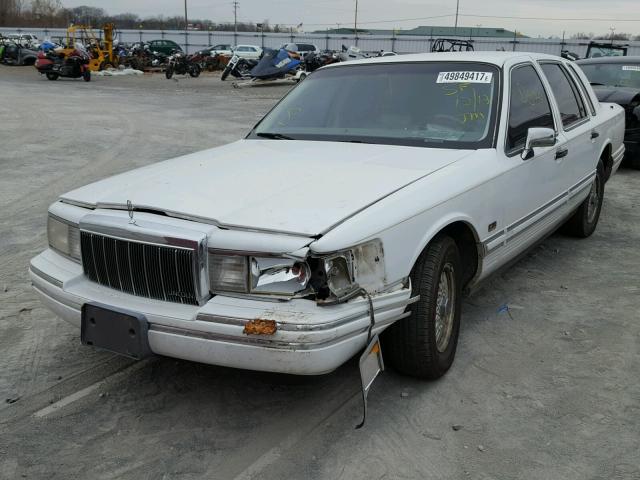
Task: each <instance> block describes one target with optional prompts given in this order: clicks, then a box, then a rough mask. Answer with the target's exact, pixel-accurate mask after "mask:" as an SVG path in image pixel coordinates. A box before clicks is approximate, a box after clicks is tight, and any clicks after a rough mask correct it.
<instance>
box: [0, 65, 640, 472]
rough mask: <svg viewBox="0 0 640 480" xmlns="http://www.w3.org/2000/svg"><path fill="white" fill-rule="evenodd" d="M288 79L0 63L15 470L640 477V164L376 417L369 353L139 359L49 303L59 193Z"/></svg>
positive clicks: (1, 460) (211, 140)
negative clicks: (246, 367) (236, 80)
mask: <svg viewBox="0 0 640 480" xmlns="http://www.w3.org/2000/svg"><path fill="white" fill-rule="evenodd" d="M286 91H287V87H264V88H253V89H243V90H236V89H233V88H232V87H231V85H230V84H229V83H223V82H220V81H219V79H218V78H217V76H209V75H205V76H203V77H201V78H199V79H191V78H184V77H179V78H177V79H176V80H171V81H168V80H165V79H164V77H161V76H159V75H155V76H148V75H145V76H144V77H135V78H133V77H124V78H123V77H111V78H109V77H105V78H99V77H96V78H94V80H93V81H92V82H91V83H88V84H85V83H83V82H82V81H73V80H60V81H58V82H48V81H47V80H45V79H44V78H41V77H39V76H38V75H37V74H36V73H35V71H34V70H33V69H32V68H9V67H4V66H0V96H1V97H0V98H2V101H1V102H0V167H1V168H2V174H1V175H0V202H1V204H2V210H1V211H0V262H1V265H2V268H1V270H0V352H2V353H1V355H2V357H1V359H2V363H1V365H2V366H1V367H0V395H1V396H0V401H1V403H0V432H2V433H1V434H0V478H7V479H14V478H47V479H65V480H66V479H75V478H79V479H84V478H91V479H116V478H117V479H120V478H124V479H157V478H163V479H196V478H208V479H213V478H215V479H227V478H229V479H249V478H260V479H283V478H291V479H298V478H305V479H306V478H310V479H324V478H331V479H334V478H335V479H360V478H363V479H364V478H377V479H382V478H386V479H396V478H403V479H431V478H434V479H466V478H470V479H481V480H486V479H527V480H533V479H540V480H542V479H545V480H546V479H563V480H570V479H576V480H577V479H580V480H584V479H617V480H623V479H625V480H626V479H640V386H639V385H640V383H639V380H638V372H640V356H639V340H638V338H639V334H640V313H639V312H640V276H639V274H638V270H639V268H638V267H639V266H640V249H638V244H639V243H640V195H639V194H638V190H639V189H638V185H639V184H640V172H638V171H630V170H622V171H620V173H619V174H618V175H616V176H615V177H614V178H613V179H612V180H611V181H610V182H609V183H608V184H607V191H606V198H605V202H604V207H603V212H602V217H601V222H600V225H599V226H598V229H597V231H596V233H595V234H594V235H593V236H592V237H591V238H589V239H586V240H575V239H572V238H568V237H565V236H562V235H559V234H556V235H553V236H552V237H550V238H549V239H547V240H546V241H545V242H544V243H542V244H541V245H539V246H538V247H536V248H535V249H534V250H532V251H531V252H530V253H529V254H528V255H527V256H526V257H525V258H523V259H522V260H521V261H519V262H518V263H517V264H515V265H514V266H513V267H511V268H510V269H509V270H507V271H506V272H505V273H503V274H502V275H499V276H495V277H493V278H492V279H491V280H490V281H489V282H487V283H486V284H485V285H484V286H483V287H482V288H481V289H480V290H479V291H477V292H476V293H475V294H474V295H473V296H472V297H470V298H468V299H466V301H465V303H464V312H463V326H462V331H461V339H460V345H459V348H458V356H457V359H456V362H455V364H454V366H453V368H452V370H451V371H450V372H449V373H448V374H447V375H446V376H445V377H444V378H443V379H441V380H439V381H437V382H432V383H425V382H421V381H416V380H413V379H410V378H406V377H403V376H400V375H398V374H397V373H395V372H394V371H393V370H387V371H386V372H385V373H384V375H382V376H381V377H380V379H379V380H378V381H377V382H376V384H375V386H374V389H373V391H372V393H371V394H370V397H369V398H370V417H369V421H368V423H367V425H366V427H365V428H364V429H362V430H357V431H356V430H354V428H353V427H354V425H355V424H356V423H358V421H359V417H360V415H361V404H360V397H359V377H358V371H357V362H356V361H355V360H352V361H350V362H348V363H347V364H345V365H344V366H343V367H341V368H340V369H338V370H337V371H336V372H334V373H332V374H329V375H325V376H322V377H304V378H300V377H292V376H286V375H271V374H263V373H255V372H246V371H237V370H232V369H226V368H220V367H213V366H207V365H201V364H196V363H190V362H186V361H177V360H174V359H170V358H152V359H150V360H146V361H143V362H140V363H132V362H130V361H129V360H125V359H122V358H119V357H115V356H112V355H110V354H107V353H103V352H96V351H93V350H91V349H89V348H86V347H82V346H81V345H80V341H79V332H78V331H77V330H75V329H74V328H73V327H71V326H70V325H68V324H66V323H65V322H63V321H61V320H60V319H58V318H56V317H55V316H54V315H52V314H51V313H50V312H48V311H47V310H45V309H44V308H42V307H41V305H40V304H39V302H38V301H37V300H36V297H35V294H34V293H33V292H32V291H31V288H30V285H29V280H28V275H27V266H28V262H29V259H30V258H31V257H32V256H34V255H36V254H37V253H38V252H40V251H41V250H43V249H44V248H45V245H46V232H45V223H46V210H47V206H48V205H49V204H50V203H52V202H53V201H54V200H55V199H56V197H57V195H59V194H60V193H63V192H65V191H68V190H70V189H72V188H75V187H78V186H81V185H84V184H86V183H88V182H90V181H93V180H97V179H100V178H104V177H106V176H108V175H112V174H115V173H118V172H122V171H125V170H129V169H131V168H134V167H137V166H142V165H145V164H149V163H152V162H157V161H160V160H163V159H167V158H171V157H174V156H177V155H181V154H185V153H190V152H194V151H197V150H201V149H204V148H210V147H214V146H217V145H222V144H225V143H228V142H231V141H233V140H236V139H238V138H240V137H241V136H242V135H243V134H244V133H246V132H247V131H248V129H249V128H250V127H251V126H252V125H253V124H254V123H255V122H256V121H257V120H258V119H259V118H260V116H261V115H262V114H264V113H265V112H266V111H267V110H268V109H269V108H270V107H271V106H272V105H273V104H274V103H275V102H276V101H277V100H278V99H279V98H280V97H281V96H282V95H283V94H284V93H285V92H286ZM503 305H509V309H508V311H506V309H504V308H501V307H502V306H503ZM61 399H64V402H63V403H66V405H64V406H62V407H61V408H57V409H55V408H49V407H50V405H51V404H52V403H53V402H56V401H59V400H61Z"/></svg>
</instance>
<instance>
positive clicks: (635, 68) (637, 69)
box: [622, 65, 640, 72]
mask: <svg viewBox="0 0 640 480" xmlns="http://www.w3.org/2000/svg"><path fill="white" fill-rule="evenodd" d="M622 70H630V71H632V72H640V65H624V66H623V67H622Z"/></svg>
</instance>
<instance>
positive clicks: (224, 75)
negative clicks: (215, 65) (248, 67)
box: [220, 67, 231, 82]
mask: <svg viewBox="0 0 640 480" xmlns="http://www.w3.org/2000/svg"><path fill="white" fill-rule="evenodd" d="M230 72H231V68H229V67H224V70H223V71H222V76H221V77H220V80H222V81H223V82H224V81H225V80H226V79H227V77H228V76H229V73H230Z"/></svg>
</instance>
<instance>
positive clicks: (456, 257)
mask: <svg viewBox="0 0 640 480" xmlns="http://www.w3.org/2000/svg"><path fill="white" fill-rule="evenodd" d="M461 274H462V265H461V260H460V252H459V251H458V247H457V245H456V243H455V242H454V241H453V239H452V238H451V237H448V236H444V235H443V236H437V237H436V238H434V239H433V240H432V241H431V243H430V244H429V246H428V247H427V248H426V249H425V250H424V251H423V252H422V254H421V255H420V257H419V258H418V261H417V262H416V264H415V265H414V267H413V270H412V272H411V282H412V289H413V292H412V296H416V295H420V299H419V300H418V301H417V302H416V303H414V304H412V305H410V306H409V311H410V312H411V316H409V317H407V318H405V319H402V320H399V321H398V322H396V323H395V324H393V325H391V327H389V328H388V329H387V330H386V331H385V332H384V334H383V342H384V343H383V351H384V352H385V354H386V355H385V356H386V358H387V359H388V360H389V363H390V364H391V365H392V366H393V367H395V369H396V370H398V371H399V372H400V373H403V374H405V375H410V376H412V377H418V378H424V379H430V380H435V379H437V378H440V377H441V376H443V375H444V374H445V373H446V372H447V370H449V368H450V367H451V364H452V363H453V359H454V357H455V354H456V348H457V345H458V335H459V333H460V310H461V306H462V276H461ZM442 296H446V299H447V302H446V303H444V304H443V303H440V308H441V309H444V312H441V314H442V313H444V316H438V317H437V315H436V313H437V310H438V303H439V298H440V299H442V298H445V297H442ZM438 318H439V319H442V320H441V321H439V320H438Z"/></svg>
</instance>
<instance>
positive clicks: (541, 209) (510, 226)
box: [507, 191, 569, 235]
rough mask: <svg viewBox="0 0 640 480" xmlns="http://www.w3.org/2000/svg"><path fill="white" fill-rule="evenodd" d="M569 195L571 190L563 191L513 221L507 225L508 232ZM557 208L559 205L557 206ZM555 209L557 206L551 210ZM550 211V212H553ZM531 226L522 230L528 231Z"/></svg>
mask: <svg viewBox="0 0 640 480" xmlns="http://www.w3.org/2000/svg"><path fill="white" fill-rule="evenodd" d="M568 195H569V192H568V191H567V192H562V193H561V194H560V195H558V196H557V197H555V198H554V199H553V200H550V201H548V202H547V203H545V204H544V205H542V206H541V207H539V208H537V209H536V210H534V211H533V212H531V213H530V214H529V215H526V216H525V217H522V218H521V219H520V220H518V221H517V222H515V223H512V224H511V225H509V226H508V227H507V232H511V231H512V230H515V229H516V228H518V227H519V226H520V225H522V224H523V223H526V222H528V221H529V220H531V219H532V218H534V217H535V216H536V215H539V214H540V213H542V212H544V211H545V210H546V209H547V208H549V207H551V206H552V205H553V204H554V203H557V202H559V201H560V200H562V199H564V198H566V197H567V196H568ZM560 205H562V204H560ZM556 208H557V207H556ZM553 211H555V208H554V209H553V210H551V212H553ZM551 212H549V213H551ZM547 215H548V213H547V214H545V215H544V216H543V217H542V218H544V217H546V216H547ZM528 228H529V227H527V228H525V229H524V230H522V231H526V230H527V229H528ZM522 231H521V232H518V233H517V234H516V235H519V234H520V233H522Z"/></svg>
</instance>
